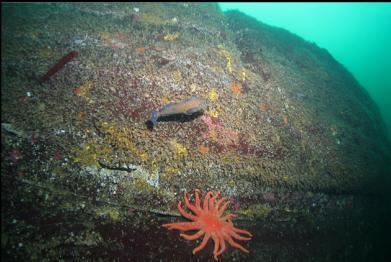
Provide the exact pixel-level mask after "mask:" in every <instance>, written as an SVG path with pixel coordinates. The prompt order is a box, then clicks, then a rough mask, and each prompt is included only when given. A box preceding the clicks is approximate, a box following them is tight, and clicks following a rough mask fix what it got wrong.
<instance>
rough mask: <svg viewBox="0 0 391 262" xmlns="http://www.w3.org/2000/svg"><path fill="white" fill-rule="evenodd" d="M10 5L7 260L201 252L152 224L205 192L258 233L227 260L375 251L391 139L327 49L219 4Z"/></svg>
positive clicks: (5, 16) (6, 27) (5, 59)
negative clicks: (197, 103) (191, 102)
mask: <svg viewBox="0 0 391 262" xmlns="http://www.w3.org/2000/svg"><path fill="white" fill-rule="evenodd" d="M3 7H4V8H3V9H2V22H3V27H2V54H3V55H2V71H1V73H2V116H3V117H2V145H3V149H2V204H3V205H2V206H3V207H2V225H3V227H2V257H4V258H7V259H9V258H12V259H22V260H23V259H26V258H31V257H32V258H37V259H38V258H42V257H43V258H45V259H47V260H58V259H71V260H74V259H109V260H111V259H112V258H114V259H119V260H149V261H150V260H157V259H160V260H167V261H172V260H178V261H179V260H189V259H193V260H195V261H204V260H205V259H209V258H211V257H212V255H211V252H212V245H211V244H209V245H208V249H207V250H204V251H202V252H201V253H200V254H197V255H196V256H193V255H192V254H191V250H192V248H194V247H195V243H194V242H192V241H191V242H190V241H181V240H179V239H178V238H177V237H178V236H177V234H176V233H175V232H167V230H166V229H164V228H162V227H161V226H160V225H161V224H163V223H167V221H170V220H171V217H175V218H176V220H178V219H179V218H178V217H179V214H178V211H177V203H178V201H181V200H182V196H183V192H194V190H195V189H200V190H201V192H203V193H206V192H207V191H214V192H217V191H221V192H222V195H223V196H225V197H227V198H229V199H230V201H231V205H230V209H231V211H230V212H234V213H236V214H238V215H239V217H240V219H238V220H235V221H234V222H235V223H237V224H238V225H239V227H244V228H247V229H248V230H249V231H250V232H252V233H253V234H254V235H255V237H254V238H253V240H252V241H251V242H249V244H248V246H249V247H250V250H251V253H250V255H247V254H244V253H240V251H238V250H233V249H229V250H228V251H227V252H225V253H224V254H223V255H222V257H221V258H222V260H225V259H226V260H227V261H232V260H233V259H236V260H244V259H248V260H250V261H259V260H260V259H263V260H266V261H267V260H275V259H277V260H283V261H292V259H293V260H298V261H302V260H303V259H308V260H310V259H319V258H324V257H325V255H327V257H328V258H330V259H331V260H346V259H351V258H352V259H353V258H360V257H363V256H364V257H367V258H369V257H371V258H376V257H381V255H382V252H383V251H382V249H381V244H382V242H381V241H379V239H381V238H380V237H379V235H378V234H379V232H381V231H382V227H381V226H379V225H383V224H384V223H385V222H386V220H383V219H384V217H383V218H382V217H380V216H378V214H379V213H382V214H384V212H387V210H386V209H384V206H383V204H384V202H383V201H385V200H384V199H383V196H384V193H385V192H386V190H387V188H388V185H389V177H388V176H387V174H388V173H389V172H391V171H390V167H389V163H390V146H389V144H388V142H387V137H386V132H385V130H384V125H383V123H382V120H381V119H380V114H379V111H378V109H377V107H376V105H375V104H374V103H373V101H372V100H371V99H370V97H369V96H368V94H367V93H366V92H365V91H364V89H363V88H362V87H361V86H360V85H359V84H358V83H357V81H356V80H355V79H354V78H353V77H352V76H351V75H350V74H349V72H348V71H347V70H346V69H344V68H343V67H342V66H341V65H340V64H339V63H338V62H337V61H335V60H334V59H333V58H332V57H331V55H330V54H329V53H328V52H327V51H326V50H324V49H321V48H318V47H317V46H316V45H314V44H311V43H308V42H305V41H304V40H302V39H301V38H299V37H297V36H294V35H292V34H291V33H289V32H287V31H285V30H282V29H279V28H273V27H270V26H267V25H265V24H262V23H260V22H257V21H255V20H254V19H251V18H249V17H247V16H245V15H244V14H242V13H239V12H236V11H235V12H228V13H222V12H221V11H219V9H218V7H217V5H215V4H186V3H185V4H182V3H176V4H163V3H162V4H160V3H159V4H156V3H154V4H149V3H137V4H136V3H132V4H35V5H27V4H26V5H11V4H8V5H4V6H3ZM68 54H69V55H68ZM59 60H61V63H60V64H57V66H54V65H55V64H56V62H58V61H59ZM53 66H54V67H53ZM50 68H54V69H52V70H50ZM48 71H49V72H50V74H47V72H48ZM46 74H47V75H48V77H44V78H42V76H44V75H46ZM191 97H196V98H198V99H202V100H205V101H208V104H209V106H208V108H206V109H205V110H203V111H201V112H197V113H195V114H192V115H186V114H176V115H172V116H168V117H161V118H159V121H158V123H157V125H155V126H151V122H149V121H148V120H149V119H150V117H151V113H152V112H153V111H156V110H159V109H161V108H163V106H164V105H166V104H169V103H172V102H179V101H184V100H186V99H188V98H191ZM367 207H371V208H372V209H371V212H368V209H367ZM346 224H348V225H349V226H346ZM374 225H377V226H376V227H374ZM368 232H370V233H369V234H368ZM161 238H168V239H169V240H170V241H168V242H163V241H160V239H161ZM297 239H299V241H297ZM355 239H362V241H360V243H357V242H356V241H355ZM377 241H378V242H377ZM324 242H328V243H329V242H332V244H328V245H324ZM347 246H349V249H346V247H347ZM368 246H370V248H368ZM364 247H365V248H364ZM173 248H174V249H175V250H174V251H173ZM341 249H343V250H344V253H343V255H341V252H340V250H341ZM71 250H72V252H70V251H71Z"/></svg>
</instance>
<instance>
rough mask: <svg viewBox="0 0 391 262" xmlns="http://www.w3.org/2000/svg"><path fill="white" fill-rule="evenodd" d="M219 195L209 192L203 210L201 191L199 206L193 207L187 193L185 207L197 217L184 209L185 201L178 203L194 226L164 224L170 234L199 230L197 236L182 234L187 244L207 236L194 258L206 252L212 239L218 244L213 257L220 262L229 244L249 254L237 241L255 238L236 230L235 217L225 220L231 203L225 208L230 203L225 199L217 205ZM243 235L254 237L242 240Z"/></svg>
mask: <svg viewBox="0 0 391 262" xmlns="http://www.w3.org/2000/svg"><path fill="white" fill-rule="evenodd" d="M219 195H220V192H218V193H217V194H215V195H213V193H212V192H208V193H207V194H206V196H205V199H204V203H203V207H202V208H201V202H200V196H199V190H195V205H193V204H191V203H190V201H189V198H188V197H187V195H186V192H185V193H184V197H183V198H184V200H185V204H186V206H187V207H188V208H189V209H190V210H191V211H192V212H193V213H194V215H193V214H189V213H187V212H186V211H185V210H184V209H183V208H182V206H181V201H179V203H178V210H179V212H180V213H181V214H182V216H184V217H185V218H187V219H189V220H192V221H193V222H178V223H171V224H164V225H163V227H166V228H168V229H170V230H171V229H178V230H181V231H188V230H199V231H198V232H197V233H195V234H193V235H187V234H180V236H181V237H183V238H184V239H186V240H195V239H197V238H199V237H201V236H203V235H205V236H204V239H203V240H202V242H201V244H200V245H199V246H198V247H196V248H195V249H194V250H193V254H195V253H197V252H198V251H200V250H202V249H203V248H204V247H205V246H206V244H207V243H208V240H209V239H210V238H212V239H213V241H214V249H213V255H214V258H215V259H216V260H217V257H218V256H219V255H221V254H222V253H223V252H224V251H225V249H226V243H225V242H226V241H227V242H228V243H229V244H230V245H231V246H232V247H235V248H238V249H240V250H242V251H243V252H246V253H249V251H248V250H247V249H245V248H244V247H243V246H241V245H240V244H238V243H236V242H235V241H234V239H238V240H250V239H251V237H252V235H251V233H250V232H248V231H246V230H242V229H238V228H235V227H234V225H233V223H232V218H233V217H235V215H234V214H228V215H226V216H223V217H221V216H222V215H223V213H224V210H225V209H226V208H227V206H228V204H229V201H227V202H225V203H224V204H223V202H224V201H225V200H226V198H225V197H223V198H221V199H220V200H219V201H217V203H215V202H216V200H217V198H218V197H219ZM239 233H241V234H245V235H248V236H250V237H244V236H241V235H239ZM219 248H220V250H219Z"/></svg>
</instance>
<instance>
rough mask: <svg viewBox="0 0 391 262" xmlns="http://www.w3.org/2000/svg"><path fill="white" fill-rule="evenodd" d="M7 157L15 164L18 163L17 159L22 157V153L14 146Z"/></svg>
mask: <svg viewBox="0 0 391 262" xmlns="http://www.w3.org/2000/svg"><path fill="white" fill-rule="evenodd" d="M9 159H10V160H11V161H12V163H14V164H15V165H16V164H18V162H19V160H20V159H22V153H21V152H20V150H19V149H18V148H14V149H12V151H11V152H10V154H9Z"/></svg>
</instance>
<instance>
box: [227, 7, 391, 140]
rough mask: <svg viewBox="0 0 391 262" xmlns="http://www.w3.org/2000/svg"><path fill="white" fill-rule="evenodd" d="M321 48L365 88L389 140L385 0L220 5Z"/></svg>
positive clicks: (390, 71)
mask: <svg viewBox="0 0 391 262" xmlns="http://www.w3.org/2000/svg"><path fill="white" fill-rule="evenodd" d="M220 7H221V9H222V11H227V10H232V9H234V10H235V9H236V10H239V11H241V12H243V13H245V14H247V15H249V16H252V17H254V18H256V19H257V20H259V21H261V22H263V23H266V24H268V25H271V26H276V27H281V28H284V29H286V30H288V31H290V32H292V33H294V34H297V35H298V36H300V37H302V38H304V39H305V40H307V41H309V42H314V43H316V44H317V45H318V46H319V47H321V48H325V49H327V50H328V51H329V52H330V53H331V55H332V56H333V57H334V58H335V59H336V60H337V61H338V62H340V63H341V64H343V65H344V66H345V67H346V68H347V69H348V70H349V71H350V72H351V73H352V74H353V76H354V77H355V78H356V79H357V81H358V82H359V83H360V84H361V85H362V86H363V87H364V88H365V89H366V90H367V91H368V92H369V94H370V96H371V97H372V99H373V100H374V101H375V103H376V104H377V105H378V107H379V109H380V111H381V114H382V116H383V120H384V122H385V123H386V126H387V130H388V137H389V138H391V48H390V47H391V33H390V28H391V4H390V3H220Z"/></svg>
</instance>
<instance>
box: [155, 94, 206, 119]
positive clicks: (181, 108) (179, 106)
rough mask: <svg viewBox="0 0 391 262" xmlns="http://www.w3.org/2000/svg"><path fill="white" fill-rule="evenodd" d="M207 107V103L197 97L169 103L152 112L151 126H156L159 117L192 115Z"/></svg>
mask: <svg viewBox="0 0 391 262" xmlns="http://www.w3.org/2000/svg"><path fill="white" fill-rule="evenodd" d="M207 106H208V102H207V101H206V100H204V99H201V98H198V97H192V98H189V99H186V100H182V101H179V102H176V103H169V104H167V105H165V106H163V107H162V108H161V109H160V110H158V111H153V112H152V116H151V122H152V124H153V125H156V123H157V119H158V118H159V117H161V116H170V115H176V114H185V115H192V114H194V113H196V112H199V111H201V110H203V109H205V108H206V107H207Z"/></svg>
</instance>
